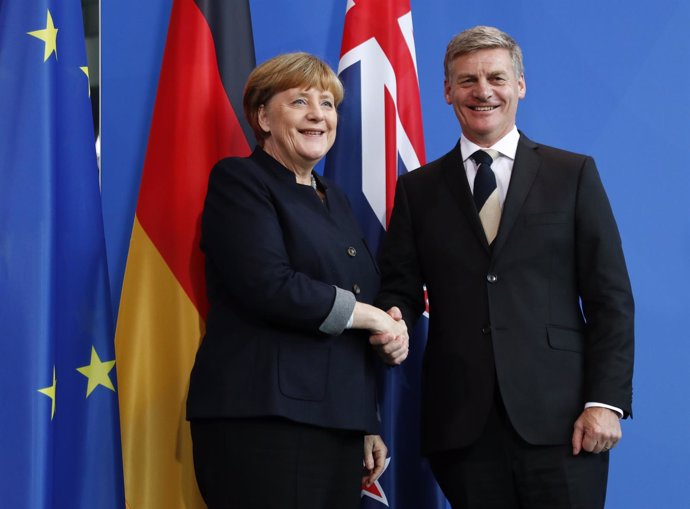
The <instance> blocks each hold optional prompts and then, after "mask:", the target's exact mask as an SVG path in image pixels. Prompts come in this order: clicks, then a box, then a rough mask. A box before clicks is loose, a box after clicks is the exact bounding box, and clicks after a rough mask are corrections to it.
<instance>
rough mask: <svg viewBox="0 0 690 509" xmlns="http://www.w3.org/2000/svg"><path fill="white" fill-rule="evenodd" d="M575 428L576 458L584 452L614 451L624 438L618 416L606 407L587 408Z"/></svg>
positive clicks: (574, 450) (574, 446) (574, 447)
mask: <svg viewBox="0 0 690 509" xmlns="http://www.w3.org/2000/svg"><path fill="white" fill-rule="evenodd" d="M573 427H574V430H573V440H572V443H573V455H574V456H577V455H578V454H580V451H582V450H585V451H587V452H593V453H595V454H598V453H600V452H603V451H608V450H609V449H613V448H614V447H615V446H616V444H617V443H618V441H619V440H620V439H621V437H622V436H623V432H622V431H621V424H620V419H619V416H618V414H617V413H616V412H614V411H613V410H610V409H608V408H604V407H590V408H586V409H585V410H584V412H582V413H581V414H580V417H578V419H577V421H575V425H574V426H573Z"/></svg>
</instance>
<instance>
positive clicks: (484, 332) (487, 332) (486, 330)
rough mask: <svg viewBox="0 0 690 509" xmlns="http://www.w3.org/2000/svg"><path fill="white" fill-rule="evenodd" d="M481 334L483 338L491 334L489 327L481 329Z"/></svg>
mask: <svg viewBox="0 0 690 509" xmlns="http://www.w3.org/2000/svg"><path fill="white" fill-rule="evenodd" d="M482 334H484V335H485V336H486V335H488V334H491V325H486V326H484V327H482Z"/></svg>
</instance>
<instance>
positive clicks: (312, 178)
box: [310, 173, 316, 191]
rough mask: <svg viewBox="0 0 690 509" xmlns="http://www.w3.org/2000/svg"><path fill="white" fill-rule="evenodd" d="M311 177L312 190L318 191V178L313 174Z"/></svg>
mask: <svg viewBox="0 0 690 509" xmlns="http://www.w3.org/2000/svg"><path fill="white" fill-rule="evenodd" d="M310 177H311V188H312V189H313V190H314V191H316V178H315V177H314V174H313V173H311V174H310Z"/></svg>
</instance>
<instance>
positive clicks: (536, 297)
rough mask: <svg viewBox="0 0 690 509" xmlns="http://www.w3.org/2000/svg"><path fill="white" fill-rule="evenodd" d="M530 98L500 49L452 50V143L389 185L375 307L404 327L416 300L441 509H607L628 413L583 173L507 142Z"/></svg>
mask: <svg viewBox="0 0 690 509" xmlns="http://www.w3.org/2000/svg"><path fill="white" fill-rule="evenodd" d="M525 91H526V86H525V77H524V73H523V65H522V53H521V50H520V48H519V47H518V46H517V44H516V43H515V41H514V40H513V39H512V38H511V37H510V36H508V35H507V34H505V33H503V32H501V31H500V30H498V29H496V28H491V27H475V28H472V29H470V30H467V31H465V32H463V33H461V34H459V35H457V36H456V37H455V38H454V39H453V40H452V41H451V42H450V44H449V45H448V49H447V51H446V56H445V84H444V94H445V99H446V102H447V103H448V104H449V105H451V106H452V107H453V110H454V111H455V114H456V116H457V118H458V121H459V122H460V127H461V130H462V136H461V138H460V141H459V143H458V144H457V145H456V146H455V147H454V148H453V149H452V150H451V151H450V152H449V153H447V154H446V155H444V156H443V157H441V158H440V159H438V160H436V161H433V162H431V163H429V164H427V165H426V166H425V167H423V168H420V169H419V170H417V171H413V172H411V173H409V174H406V175H404V176H402V177H401V178H400V179H399V181H398V186H397V191H396V197H395V207H394V210H393V214H392V217H391V221H390V226H389V230H388V235H387V238H386V240H385V243H384V245H383V250H382V255H381V271H382V288H381V292H380V294H379V297H378V299H377V304H378V305H379V306H380V307H382V308H384V309H391V314H396V315H399V313H400V312H402V316H403V318H404V319H405V321H406V322H407V323H408V328H411V327H412V326H413V324H414V322H415V321H416V319H417V318H418V317H419V315H420V314H421V313H422V311H423V310H424V306H425V299H424V294H423V286H424V285H426V289H427V291H428V299H429V309H430V320H429V338H428V342H427V347H426V352H425V359H424V372H423V391H422V398H423V401H422V449H423V453H424V454H425V455H427V456H428V457H429V460H430V464H431V466H432V469H433V471H434V474H435V475H436V478H437V480H438V482H439V484H440V486H441V488H442V489H443V491H444V493H445V495H446V496H447V498H448V499H449V501H450V502H451V504H452V505H453V507H459V508H462V509H475V508H496V509H512V508H522V509H535V508H544V509H546V508H548V509H557V508H569V509H572V508H583V509H597V508H603V506H604V499H605V495H606V481H607V474H608V461H609V450H610V449H611V448H613V447H615V445H616V444H617V442H618V441H619V440H620V438H621V428H620V424H619V419H620V418H624V417H627V416H629V415H630V414H631V412H632V406H631V402H632V371H633V307H634V306H633V298H632V293H631V289H630V283H629V279H628V274H627V269H626V266H625V261H624V258H623V252H622V249H621V241H620V237H619V234H618V230H617V227H616V223H615V220H614V218H613V215H612V212H611V208H610V205H609V202H608V199H607V197H606V194H605V192H604V189H603V187H602V184H601V181H600V179H599V175H598V173H597V169H596V166H595V164H594V161H593V160H592V159H591V158H590V157H587V156H583V155H578V154H574V153H570V152H565V151H562V150H558V149H555V148H552V147H547V146H544V145H540V144H538V143H535V142H533V141H531V140H529V139H528V138H527V137H526V136H525V135H524V134H522V133H521V132H519V131H518V130H517V128H516V126H515V117H516V112H517V107H518V102H519V100H520V99H522V98H524V96H525ZM481 149H484V150H486V151H487V154H488V156H487V155H486V154H481V153H480V154H475V152H477V151H479V150H481ZM491 156H492V157H491ZM487 157H488V159H487ZM394 306H395V307H397V308H399V310H398V309H395V308H394ZM371 341H372V343H373V344H376V345H378V346H379V348H380V349H381V350H382V353H383V354H384V355H385V354H386V353H387V351H386V348H387V346H386V345H385V344H384V343H385V342H386V341H387V339H386V338H385V337H383V336H373V337H372V339H371ZM396 348H398V347H392V346H391V347H390V348H389V349H390V351H391V352H393V351H395V350H396ZM396 355H398V360H400V359H401V357H400V356H399V352H398V353H396Z"/></svg>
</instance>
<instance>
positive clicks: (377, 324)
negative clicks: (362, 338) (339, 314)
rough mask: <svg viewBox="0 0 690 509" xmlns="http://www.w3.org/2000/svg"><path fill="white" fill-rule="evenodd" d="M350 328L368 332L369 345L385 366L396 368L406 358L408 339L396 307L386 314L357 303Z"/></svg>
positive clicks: (372, 307) (405, 328)
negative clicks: (369, 334)
mask: <svg viewBox="0 0 690 509" xmlns="http://www.w3.org/2000/svg"><path fill="white" fill-rule="evenodd" d="M352 327H353V328H356V329H367V330H369V332H370V333H371V336H370V337H369V343H371V345H372V346H373V347H374V349H376V351H377V352H378V354H379V356H380V357H381V358H382V359H383V361H384V362H385V363H386V364H389V365H392V366H397V365H399V364H402V362H403V361H404V360H405V359H406V358H407V355H408V353H409V350H410V348H409V347H410V337H409V335H408V333H407V325H406V324H405V322H404V320H403V319H402V313H401V312H400V310H399V309H398V308H397V307H395V306H394V307H392V308H391V309H389V310H388V312H387V313H386V312H384V311H382V310H380V309H379V308H376V307H374V306H370V305H368V304H363V303H361V302H357V303H356V304H355V310H354V316H353V322H352Z"/></svg>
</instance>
